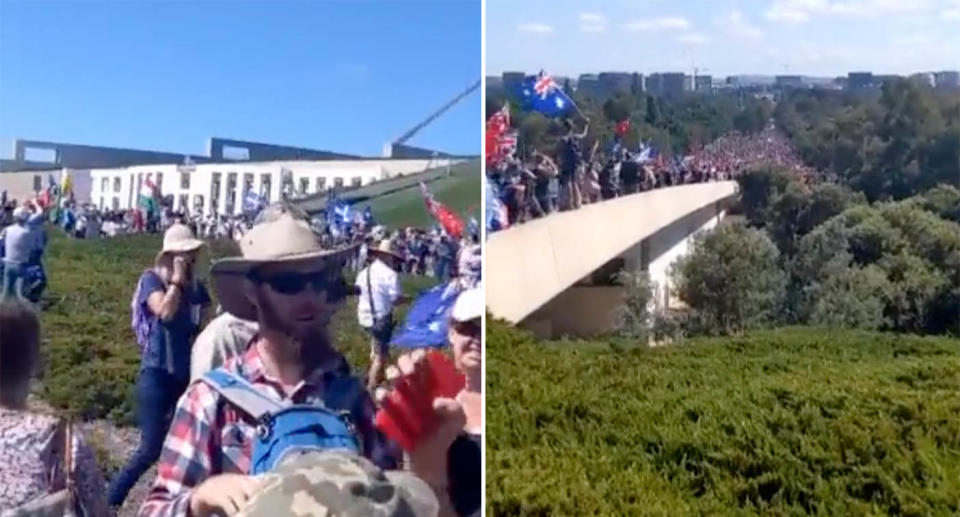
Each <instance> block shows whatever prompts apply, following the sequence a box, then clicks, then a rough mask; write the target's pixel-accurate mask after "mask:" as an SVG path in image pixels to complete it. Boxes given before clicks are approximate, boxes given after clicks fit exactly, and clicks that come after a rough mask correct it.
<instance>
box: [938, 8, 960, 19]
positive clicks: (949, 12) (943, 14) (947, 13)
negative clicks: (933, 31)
mask: <svg viewBox="0 0 960 517" xmlns="http://www.w3.org/2000/svg"><path fill="white" fill-rule="evenodd" d="M940 19H941V20H945V21H950V20H955V21H960V7H953V8H950V9H944V10H942V11H940Z"/></svg>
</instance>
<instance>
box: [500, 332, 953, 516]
mask: <svg viewBox="0 0 960 517" xmlns="http://www.w3.org/2000/svg"><path fill="white" fill-rule="evenodd" d="M486 350H487V359H486V364H487V369H486V372H487V373H486V380H487V393H488V398H487V405H486V408H487V428H486V436H487V447H488V453H487V464H486V468H487V510H488V513H489V514H490V515H543V516H546V515H807V514H816V515H917V516H919V515H958V514H960V340H955V339H946V338H934V337H914V336H903V335H894V334H881V333H872V332H855V331H846V332H843V331H824V330H818V329H810V328H787V329H782V330H777V331H765V332H755V333H751V334H748V335H746V336H744V337H740V338H727V339H696V340H692V341H690V342H689V344H685V345H678V346H674V347H666V348H655V349H650V348H646V347H636V346H627V345H624V344H622V343H605V342H556V343H538V342H536V341H535V340H534V338H533V337H531V336H530V335H529V334H527V333H524V332H521V331H518V330H515V329H513V328H510V327H508V326H506V325H503V324H501V323H498V322H490V323H489V324H488V326H487V346H486Z"/></svg>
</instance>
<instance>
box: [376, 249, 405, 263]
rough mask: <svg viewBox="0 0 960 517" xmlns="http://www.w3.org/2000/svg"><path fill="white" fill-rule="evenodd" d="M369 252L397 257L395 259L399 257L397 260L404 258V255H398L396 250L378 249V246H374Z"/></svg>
mask: <svg viewBox="0 0 960 517" xmlns="http://www.w3.org/2000/svg"><path fill="white" fill-rule="evenodd" d="M367 253H370V254H377V255H382V256H385V257H391V258H395V259H397V260H403V257H401V256H400V255H397V254H396V253H394V252H392V251H383V250H378V249H376V248H373V249H371V250H369V251H368V252H367Z"/></svg>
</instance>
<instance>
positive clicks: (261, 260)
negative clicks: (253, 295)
mask: <svg viewBox="0 0 960 517" xmlns="http://www.w3.org/2000/svg"><path fill="white" fill-rule="evenodd" d="M353 248H354V246H346V247H340V248H332V249H331V248H324V247H323V246H321V244H320V240H319V239H318V238H317V236H316V234H314V233H313V231H312V230H311V229H310V226H309V225H308V224H307V223H305V222H303V221H298V220H296V219H294V218H293V217H291V216H290V214H283V215H281V216H280V217H278V218H277V219H275V220H273V221H269V222H265V223H260V224H258V225H256V226H254V227H253V228H251V229H250V231H248V232H247V233H246V234H244V235H243V237H242V238H241V239H240V252H241V253H242V254H243V256H242V257H230V258H225V259H221V260H218V261H216V262H214V263H213V267H211V268H210V276H211V277H212V279H213V285H214V289H216V292H217V298H218V299H219V300H220V304H221V305H222V306H223V310H224V311H226V312H229V313H230V314H233V315H234V316H236V317H238V318H241V319H245V320H254V321H255V320H256V319H257V311H256V308H255V307H254V306H253V304H252V303H250V300H249V299H248V298H247V294H246V293H245V292H244V279H245V278H246V277H247V275H249V274H250V271H251V270H252V269H254V268H257V267H261V266H266V265H269V264H278V263H290V264H291V265H293V264H299V263H302V262H310V263H317V264H318V265H319V266H321V267H323V268H327V267H331V266H332V267H343V264H344V262H345V261H346V259H347V258H348V256H349V255H350V251H351V250H352V249H353Z"/></svg>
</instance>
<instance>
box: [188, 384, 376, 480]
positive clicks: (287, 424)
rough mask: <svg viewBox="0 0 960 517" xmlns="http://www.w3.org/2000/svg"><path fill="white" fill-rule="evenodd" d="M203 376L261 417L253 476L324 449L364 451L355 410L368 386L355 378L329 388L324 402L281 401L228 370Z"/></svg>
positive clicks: (235, 402) (241, 407)
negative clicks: (363, 387) (354, 418)
mask: <svg viewBox="0 0 960 517" xmlns="http://www.w3.org/2000/svg"><path fill="white" fill-rule="evenodd" d="M202 379H203V380H204V382H206V383H207V384H209V385H210V387H212V388H213V389H215V390H216V391H217V392H218V393H220V395H221V396H223V398H225V399H226V400H228V401H229V402H230V403H231V404H233V405H234V406H235V407H236V408H237V409H239V410H241V411H243V412H244V413H246V414H247V415H249V416H251V417H253V419H254V420H256V422H257V432H256V437H255V438H254V442H253V454H252V458H251V465H250V472H249V474H251V475H256V474H262V473H264V472H269V471H270V470H272V469H273V468H274V467H275V466H276V465H278V464H279V463H280V461H281V460H283V459H285V458H286V457H287V456H291V455H299V454H304V453H307V452H311V451H318V450H324V449H347V450H349V451H352V452H355V453H357V454H359V453H360V445H359V442H358V440H357V436H356V429H355V427H354V425H353V421H352V418H351V417H350V408H352V407H353V404H354V403H355V402H356V400H357V397H359V395H360V392H361V390H362V387H361V386H360V384H359V383H358V382H357V380H356V379H355V378H353V377H341V378H338V379H336V380H335V381H334V382H333V383H332V384H331V385H330V386H329V387H328V389H327V390H326V392H325V394H324V398H325V399H326V400H325V401H324V404H323V405H310V404H292V403H287V404H284V403H281V402H277V401H275V400H273V399H271V398H269V397H267V396H266V395H264V394H263V393H261V392H260V391H259V390H257V389H256V388H254V387H253V385H251V384H250V383H249V382H247V380H246V379H243V378H242V377H240V376H238V375H236V374H234V373H231V372H228V371H226V370H225V369H223V368H217V369H215V370H211V371H209V372H207V373H206V374H204V376H203V377H202Z"/></svg>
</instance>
